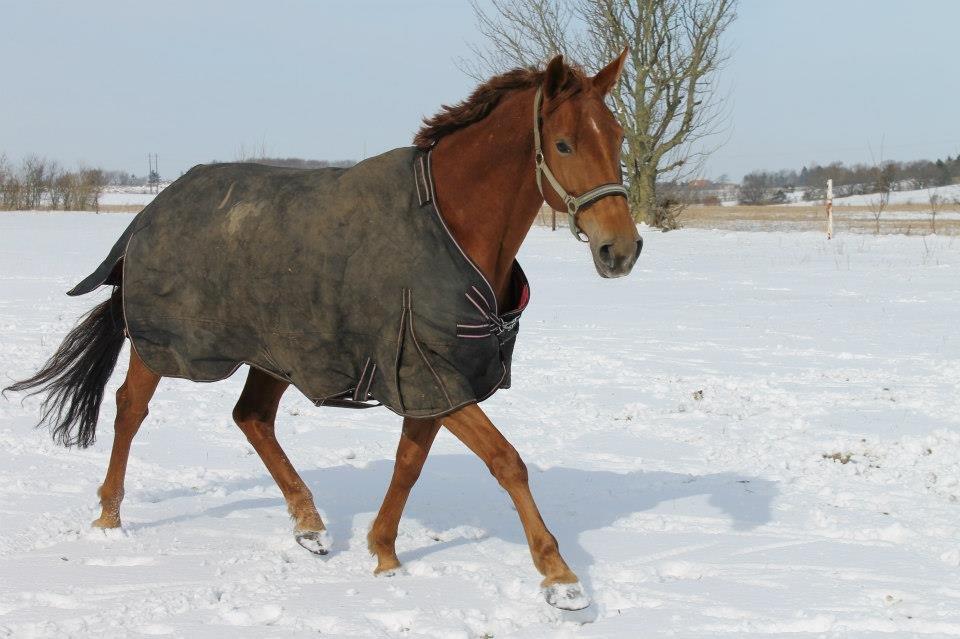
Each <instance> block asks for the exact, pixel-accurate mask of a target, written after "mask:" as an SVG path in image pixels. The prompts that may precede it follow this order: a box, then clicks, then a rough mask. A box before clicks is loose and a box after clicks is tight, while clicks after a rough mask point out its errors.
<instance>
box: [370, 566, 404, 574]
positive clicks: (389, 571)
mask: <svg viewBox="0 0 960 639" xmlns="http://www.w3.org/2000/svg"><path fill="white" fill-rule="evenodd" d="M406 574H408V573H407V568H406V566H397V567H396V568H387V569H386V570H381V571H379V572H374V573H373V576H374V577H396V576H397V575H406Z"/></svg>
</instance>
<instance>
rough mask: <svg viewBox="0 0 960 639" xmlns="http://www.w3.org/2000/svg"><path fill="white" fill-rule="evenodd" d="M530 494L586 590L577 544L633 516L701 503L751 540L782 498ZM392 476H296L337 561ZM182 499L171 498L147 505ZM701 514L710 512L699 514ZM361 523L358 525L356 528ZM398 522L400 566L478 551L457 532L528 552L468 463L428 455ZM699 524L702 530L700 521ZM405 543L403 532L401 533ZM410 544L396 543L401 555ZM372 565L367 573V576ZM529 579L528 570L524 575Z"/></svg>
mask: <svg viewBox="0 0 960 639" xmlns="http://www.w3.org/2000/svg"><path fill="white" fill-rule="evenodd" d="M528 467H529V471H530V472H529V475H530V487H531V490H532V492H533V494H534V497H535V498H536V500H537V504H538V506H539V507H540V511H541V513H542V515H543V518H544V520H545V521H546V523H547V526H548V527H549V528H550V530H551V532H553V534H554V535H555V536H556V537H557V540H558V542H559V544H560V551H561V553H562V554H563V556H564V558H565V559H566V560H567V562H568V563H569V564H570V566H571V568H573V570H574V571H575V572H576V573H577V574H578V575H579V576H580V577H581V578H582V579H583V580H584V581H585V582H587V584H586V585H587V586H588V587H589V586H590V584H589V568H590V567H591V566H592V564H593V557H592V556H591V555H590V553H589V552H588V551H587V550H586V548H585V547H584V546H583V545H582V544H581V535H582V534H583V533H589V531H592V530H596V529H599V528H603V527H607V526H610V525H611V524H613V523H614V522H617V521H618V520H621V519H623V518H625V517H628V516H630V515H633V514H634V513H644V512H646V511H650V510H653V509H655V508H657V507H658V506H660V505H663V506H664V507H662V508H660V509H659V510H658V512H660V513H663V514H664V517H670V516H671V515H674V514H680V513H684V512H686V513H690V514H691V515H692V516H696V517H699V518H702V517H704V516H707V517H709V516H711V515H712V514H713V513H711V512H710V510H711V509H706V508H704V506H703V505H702V504H700V503H698V504H697V505H694V506H690V505H687V506H683V505H681V504H678V503H677V502H678V501H679V500H683V499H686V498H693V499H699V501H700V502H702V501H703V499H704V498H706V502H707V504H709V506H710V507H712V509H713V510H715V511H716V510H719V511H720V513H717V514H716V527H718V528H720V529H722V528H723V527H725V526H729V528H730V529H733V530H739V531H744V530H750V529H752V528H755V527H757V526H760V525H762V524H765V523H767V522H769V521H770V507H771V501H772V500H773V498H774V497H775V496H776V495H777V494H778V490H777V486H776V484H775V483H774V482H770V481H768V480H765V479H760V478H757V477H746V476H741V475H737V474H733V473H717V474H711V475H699V476H698V475H687V474H677V473H671V472H661V471H656V472H628V473H616V472H611V471H604V470H580V469H576V468H566V467H562V466H555V467H552V468H546V469H540V468H538V467H536V466H534V465H532V464H531V465H528ZM392 473H393V462H392V461H391V460H380V461H376V462H373V463H370V464H368V465H366V466H363V467H355V466H349V465H343V466H336V467H332V468H320V469H315V470H309V471H306V472H304V473H303V474H302V477H303V479H304V481H305V482H306V483H307V485H308V486H309V487H310V490H311V491H312V492H313V495H314V498H315V501H316V504H317V507H318V508H320V509H321V511H322V512H323V513H325V515H326V517H325V520H326V522H327V525H328V526H329V527H330V531H331V533H332V534H333V535H334V538H335V539H336V540H337V544H336V545H335V546H334V549H333V552H338V551H339V550H342V549H343V548H344V547H345V546H346V547H348V548H352V547H356V546H357V545H360V546H361V547H365V546H366V529H367V527H368V525H369V521H372V517H373V515H374V514H375V513H376V511H377V509H378V508H379V507H380V503H381V500H382V499H383V495H384V493H385V491H386V488H387V485H388V484H389V482H390V477H391V475H392ZM271 486H274V482H273V480H272V479H271V478H270V477H269V475H263V476H262V477H258V478H253V479H248V480H240V481H228V482H225V483H224V484H222V485H220V486H218V487H220V488H223V489H225V490H227V492H233V491H238V490H248V489H251V488H255V487H271ZM181 496H184V493H183V492H180V491H169V492H168V493H165V494H161V495H158V496H157V499H154V500H151V501H162V500H164V499H169V498H176V497H181ZM283 506H284V503H283V501H282V500H281V499H276V498H253V499H250V498H246V499H240V500H237V501H233V502H230V503H226V504H222V505H219V506H215V507H212V508H209V509H207V510H203V511H200V512H196V513H192V514H184V515H179V516H175V517H172V518H169V519H164V520H159V521H154V522H149V523H146V522H145V523H143V524H141V527H144V528H149V527H154V526H160V525H166V524H175V523H176V522H184V521H190V520H194V519H198V518H203V517H225V516H227V515H229V514H230V513H232V512H235V511H240V510H246V509H255V508H264V507H278V508H282V507H283ZM705 511H706V512H705ZM359 515H363V517H362V519H360V520H359V521H357V522H355V521H354V520H355V518H356V517H357V516H359ZM403 516H404V520H406V521H410V520H412V519H415V520H417V521H418V522H419V523H420V524H421V525H422V526H423V527H424V528H426V529H427V530H428V531H429V534H425V535H424V537H423V539H422V540H414V541H413V543H414V544H417V543H420V542H421V541H422V545H420V546H419V547H417V548H415V549H413V550H407V551H406V552H404V551H402V550H401V552H399V553H398V555H399V557H400V561H401V562H409V561H412V560H419V559H423V558H425V557H428V556H430V555H431V554H434V553H436V552H438V551H441V550H443V549H446V548H450V547H453V546H458V545H463V544H470V543H476V537H475V536H471V535H470V534H467V535H463V534H460V533H461V532H462V531H455V530H453V529H456V528H457V527H460V526H468V527H475V528H478V529H481V530H482V531H484V534H483V535H481V536H486V537H496V538H499V539H502V540H504V541H507V542H510V543H513V544H522V545H524V546H525V545H526V538H525V537H524V534H523V529H522V527H521V525H520V520H519V517H518V516H517V513H516V511H515V510H514V509H513V505H512V502H511V501H510V498H509V497H508V496H507V494H506V492H505V491H503V490H502V489H501V488H500V486H499V484H497V482H496V480H494V478H493V477H491V476H490V474H489V472H488V471H487V469H486V467H485V466H484V465H483V463H482V462H480V460H479V459H477V458H476V457H474V456H472V455H450V454H446V455H441V454H434V455H431V456H430V457H429V458H428V459H427V463H426V465H425V467H424V469H423V473H422V474H421V477H420V481H419V482H418V483H417V485H416V486H415V487H414V489H413V492H412V494H411V496H410V500H409V501H408V502H407V506H406V509H405V510H404V514H403ZM697 523H698V524H702V521H698V522H697ZM651 528H652V529H653V530H652V531H651V532H650V533H637V532H636V531H635V530H631V529H629V528H627V529H626V530H625V532H627V533H628V534H634V535H636V536H637V545H638V549H639V546H640V545H641V543H642V540H643V538H644V537H650V536H652V535H658V534H674V533H669V532H668V533H661V532H657V531H656V528H657V524H656V522H654V523H653V525H652V526H651ZM400 534H401V536H402V535H404V522H403V521H401V524H400ZM410 545H411V544H410V543H408V540H404V541H403V543H400V542H398V547H400V548H401V549H402V548H403V547H404V546H406V547H409V546H410ZM372 566H373V564H372V563H371V567H372ZM530 569H531V570H533V567H532V566H531V567H530Z"/></svg>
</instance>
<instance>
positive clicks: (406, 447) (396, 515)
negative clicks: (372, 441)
mask: <svg viewBox="0 0 960 639" xmlns="http://www.w3.org/2000/svg"><path fill="white" fill-rule="evenodd" d="M439 429H440V422H439V421H438V420H436V419H413V418H410V417H407V418H405V419H404V420H403V432H402V433H401V435H400V444H399V445H398V446H397V461H396V463H395V464H394V466H393V478H392V479H391V480H390V487H389V488H388V489H387V494H386V495H385V496H384V498H383V505H381V506H380V512H378V513H377V518H376V519H375V520H374V522H373V526H371V528H370V533H369V534H368V535H367V547H368V548H369V549H370V552H371V553H372V554H374V555H376V556H377V569H376V570H375V571H374V573H375V574H380V573H384V572H390V571H392V570H396V569H397V568H399V567H400V560H399V559H397V551H396V548H395V543H396V541H397V527H398V526H399V525H400V515H401V514H402V513H403V507H404V506H405V505H406V503H407V497H408V496H409V495H410V490H411V489H412V488H413V485H414V484H415V483H416V482H417V478H418V477H420V470H421V469H422V468H423V463H424V462H425V461H426V460H427V455H428V454H429V453H430V446H431V445H432V444H433V440H434V438H435V437H436V436H437V431H438V430H439Z"/></svg>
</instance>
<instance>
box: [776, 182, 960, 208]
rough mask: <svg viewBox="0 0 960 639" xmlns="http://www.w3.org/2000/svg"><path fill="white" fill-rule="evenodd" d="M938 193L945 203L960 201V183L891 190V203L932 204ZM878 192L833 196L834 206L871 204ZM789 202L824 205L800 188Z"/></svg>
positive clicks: (792, 194)
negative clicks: (934, 196)
mask: <svg viewBox="0 0 960 639" xmlns="http://www.w3.org/2000/svg"><path fill="white" fill-rule="evenodd" d="M931 194H937V195H939V196H940V197H941V199H942V200H943V203H944V204H948V205H949V204H952V203H955V202H958V201H960V184H951V185H948V186H934V187H931V188H929V189H914V190H912V191H891V192H890V201H889V202H888V204H889V205H894V206H895V205H903V204H922V205H924V206H927V205H929V204H930V195H931ZM879 197H880V195H879V194H878V193H867V194H866V195H848V196H846V197H835V198H833V205H834V206H870V205H871V204H873V203H874V202H876V201H877V200H878V199H879ZM788 200H789V204H790V205H791V206H817V205H822V204H823V200H815V201H812V202H811V201H807V200H804V199H803V192H802V191H800V190H797V191H794V192H793V193H790V194H788Z"/></svg>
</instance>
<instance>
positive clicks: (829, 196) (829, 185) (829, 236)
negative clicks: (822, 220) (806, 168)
mask: <svg viewBox="0 0 960 639" xmlns="http://www.w3.org/2000/svg"><path fill="white" fill-rule="evenodd" d="M827 239H828V240H830V239H833V180H827Z"/></svg>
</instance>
